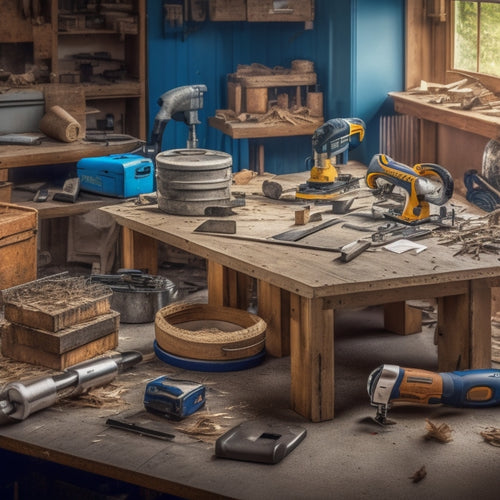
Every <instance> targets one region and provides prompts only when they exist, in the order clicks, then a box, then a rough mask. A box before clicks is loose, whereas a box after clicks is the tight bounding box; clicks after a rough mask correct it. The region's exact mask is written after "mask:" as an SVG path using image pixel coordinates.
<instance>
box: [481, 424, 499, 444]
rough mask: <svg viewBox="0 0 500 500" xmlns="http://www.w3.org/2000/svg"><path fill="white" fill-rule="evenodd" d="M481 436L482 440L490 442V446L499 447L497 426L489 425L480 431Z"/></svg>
mask: <svg viewBox="0 0 500 500" xmlns="http://www.w3.org/2000/svg"><path fill="white" fill-rule="evenodd" d="M481 436H482V437H483V438H484V440H485V441H486V442H487V443H489V444H491V446H498V447H500V429H499V428H497V427H491V428H489V429H486V430H485V431H483V432H481Z"/></svg>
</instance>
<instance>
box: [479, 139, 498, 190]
mask: <svg viewBox="0 0 500 500" xmlns="http://www.w3.org/2000/svg"><path fill="white" fill-rule="evenodd" d="M482 174H483V176H484V177H485V178H486V180H487V181H488V182H489V183H490V184H491V185H492V186H493V187H494V188H495V189H498V190H500V142H499V141H496V140H495V139H491V140H490V141H488V143H487V144H486V146H485V148H484V153H483V172H482Z"/></svg>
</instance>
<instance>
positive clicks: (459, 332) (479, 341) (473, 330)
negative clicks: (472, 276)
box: [437, 280, 491, 371]
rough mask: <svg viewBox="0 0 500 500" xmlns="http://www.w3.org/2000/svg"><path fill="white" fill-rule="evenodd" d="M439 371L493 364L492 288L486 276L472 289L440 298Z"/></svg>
mask: <svg viewBox="0 0 500 500" xmlns="http://www.w3.org/2000/svg"><path fill="white" fill-rule="evenodd" d="M437 345H438V369H439V371H453V370H465V369H468V368H489V367H491V289H490V288H489V285H488V283H487V282H486V281H484V280H474V281H471V282H470V284H469V293H465V294H462V295H452V296H448V297H441V298H439V299H438V329H437Z"/></svg>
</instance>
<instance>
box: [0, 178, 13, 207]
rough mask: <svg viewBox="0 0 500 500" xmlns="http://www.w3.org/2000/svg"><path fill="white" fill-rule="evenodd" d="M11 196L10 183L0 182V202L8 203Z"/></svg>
mask: <svg viewBox="0 0 500 500" xmlns="http://www.w3.org/2000/svg"><path fill="white" fill-rule="evenodd" d="M11 196H12V182H5V181H0V202H1V203H10V200H11Z"/></svg>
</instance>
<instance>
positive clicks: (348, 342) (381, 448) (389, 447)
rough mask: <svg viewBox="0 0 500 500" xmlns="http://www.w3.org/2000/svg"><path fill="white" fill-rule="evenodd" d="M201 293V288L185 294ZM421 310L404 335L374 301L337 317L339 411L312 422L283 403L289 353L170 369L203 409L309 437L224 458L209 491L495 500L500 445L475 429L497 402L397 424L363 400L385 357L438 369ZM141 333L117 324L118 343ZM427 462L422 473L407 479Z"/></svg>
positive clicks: (489, 418) (430, 328)
mask: <svg viewBox="0 0 500 500" xmlns="http://www.w3.org/2000/svg"><path fill="white" fill-rule="evenodd" d="M204 298H205V292H204V291H202V292H198V293H196V294H194V295H192V296H190V297H189V300H193V299H194V300H197V301H204ZM424 317H425V318H427V319H428V320H430V323H429V324H428V325H427V326H425V327H424V330H423V332H422V333H419V334H415V335H411V336H406V337H404V336H398V335H393V334H390V333H388V332H386V331H384V329H383V317H382V310H381V309H379V308H373V309H365V310H355V311H344V312H341V313H338V314H337V316H336V336H335V374H336V375H335V377H336V378H335V380H336V383H335V391H336V392H335V407H336V416H335V419H334V420H332V421H329V422H323V423H317V424H313V423H310V422H307V421H304V419H302V418H301V417H299V416H298V415H297V414H295V413H294V412H292V411H291V410H289V383H290V379H289V358H282V359H277V358H271V357H267V358H266V360H265V361H264V362H263V363H262V364H261V365H260V366H258V367H256V368H252V369H250V370H245V371H242V372H233V373H229V374H225V373H218V374H217V373H215V374H202V373H200V372H194V371H193V372H189V371H186V370H179V369H174V370H175V375H176V376H180V375H181V376H182V377H185V378H189V379H191V380H203V381H204V382H205V383H206V384H207V388H208V392H207V408H208V410H209V411H212V412H214V411H215V412H218V411H227V409H228V408H231V410H230V411H229V413H232V415H231V416H232V417H233V418H234V422H236V423H239V422H240V421H246V420H254V419H257V420H259V421H261V422H271V423H284V424H297V425H300V426H303V427H304V428H305V429H306V430H307V437H306V438H305V440H304V441H303V442H302V443H301V444H300V445H299V446H298V447H297V448H296V449H295V450H294V451H293V452H292V453H291V454H290V455H289V456H288V457H286V458H285V459H284V460H283V461H282V462H280V463H279V464H277V465H262V464H255V463H250V462H237V461H232V460H221V461H220V467H218V468H217V469H216V471H218V472H216V474H215V477H213V481H211V484H206V488H207V489H208V490H209V491H212V492H216V493H219V494H223V495H227V496H229V497H232V498H238V499H255V498H272V499H281V498H282V499H330V498H339V499H340V498H342V499H358V498H370V499H385V498H400V499H414V498H415V499H421V498H427V499H448V498H450V499H452V498H453V499H456V500H459V499H464V500H465V499H471V498H479V497H481V498H483V499H494V498H495V499H496V498H498V497H499V491H500V469H499V465H498V464H499V458H500V448H498V447H494V446H492V445H490V444H488V443H487V442H486V441H485V440H484V439H483V437H482V436H481V435H480V432H482V431H485V430H487V429H488V428H491V427H497V428H498V427H500V408H498V407H497V408H492V409H454V408H447V407H441V406H432V407H409V406H405V407H397V408H394V409H393V410H392V411H391V412H390V417H391V418H392V419H394V420H396V422H397V424H396V425H394V426H390V427H385V428H384V427H380V426H378V425H376V424H373V423H372V422H371V420H370V417H372V416H373V415H374V414H375V408H373V407H371V406H370V404H369V399H368V395H367V392H366V382H367V377H368V375H369V374H370V372H371V371H372V370H373V369H374V368H376V367H377V366H379V365H380V364H384V363H390V364H396V365H400V366H407V367H416V368H422V369H428V370H435V369H436V367H437V352H436V348H435V346H434V343H433V336H434V325H433V323H432V320H433V316H432V313H430V316H429V315H427V314H425V315H424ZM151 328H152V325H141V326H140V329H141V331H142V332H143V333H142V334H141V337H142V339H143V340H142V347H141V349H142V350H143V351H149V352H150V351H151V342H150V338H151V337H150V335H151V331H150V329H151ZM127 332H128V333H127ZM137 335H138V330H137V327H135V326H133V325H122V326H121V331H120V338H122V339H124V340H121V341H120V348H125V349H126V348H128V347H132V346H133V345H134V344H135V345H136V342H137ZM127 338H128V340H126V339H127ZM134 339H135V340H134ZM127 344H129V345H127ZM156 363H160V365H161V364H162V363H161V362H160V361H157V362H156ZM163 365H164V366H165V369H166V370H169V369H170V368H171V367H169V366H168V365H165V364H163ZM156 367H157V364H156ZM495 367H496V368H500V365H498V364H497V365H496V366H495ZM215 399H217V401H215ZM427 418H428V419H430V420H431V421H432V422H433V423H435V424H438V425H439V424H443V423H446V424H448V425H449V426H451V428H452V429H453V433H452V437H453V440H452V441H451V442H449V443H446V444H442V443H440V442H437V441H435V440H427V439H425V435H426V428H425V426H426V419H427ZM235 425H236V424H235ZM208 460H210V462H212V461H213V457H211V458H210V459H208ZM174 461H175V458H174ZM196 462H197V464H196V467H203V466H204V460H203V459H202V458H200V457H198V458H197V460H196ZM205 463H206V462H205ZM206 464H207V466H208V463H206ZM210 466H212V463H210ZM423 466H424V467H425V470H426V473H427V474H426V476H425V477H424V479H422V480H421V481H419V482H413V480H412V476H413V475H414V474H415V473H416V472H417V471H418V470H419V469H421V467H423Z"/></svg>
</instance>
